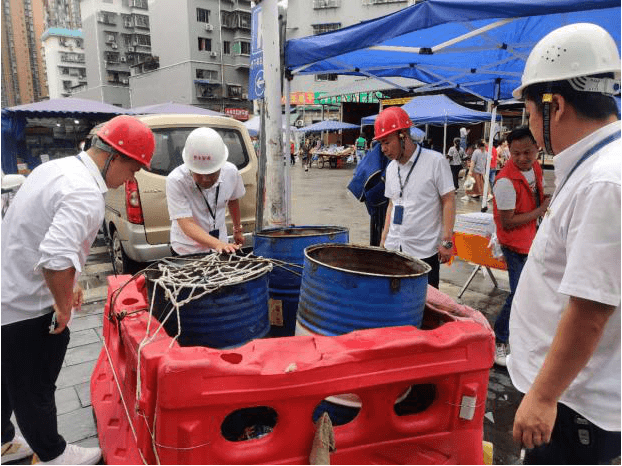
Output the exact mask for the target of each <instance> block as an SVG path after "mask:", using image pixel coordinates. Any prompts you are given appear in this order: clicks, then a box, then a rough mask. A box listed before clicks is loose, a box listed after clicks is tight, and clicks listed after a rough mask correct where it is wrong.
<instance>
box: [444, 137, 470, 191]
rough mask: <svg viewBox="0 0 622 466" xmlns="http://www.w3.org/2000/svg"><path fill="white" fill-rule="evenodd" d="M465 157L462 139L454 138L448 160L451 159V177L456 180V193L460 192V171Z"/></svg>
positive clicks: (448, 152)
mask: <svg viewBox="0 0 622 466" xmlns="http://www.w3.org/2000/svg"><path fill="white" fill-rule="evenodd" d="M465 157H466V154H465V153H464V149H462V147H460V138H454V145H453V146H452V147H450V148H449V151H447V158H448V159H449V168H451V176H452V177H453V179H454V186H455V188H456V192H457V191H458V175H459V174H460V170H462V160H463V159H464V158H465Z"/></svg>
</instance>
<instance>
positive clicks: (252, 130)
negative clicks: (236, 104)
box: [244, 115, 296, 136]
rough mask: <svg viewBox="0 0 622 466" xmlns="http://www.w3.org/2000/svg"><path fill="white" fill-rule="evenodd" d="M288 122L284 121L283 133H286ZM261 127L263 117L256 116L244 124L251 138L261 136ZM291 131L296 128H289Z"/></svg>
mask: <svg viewBox="0 0 622 466" xmlns="http://www.w3.org/2000/svg"><path fill="white" fill-rule="evenodd" d="M286 121H287V119H285V118H284V119H283V122H282V123H283V131H285V129H286ZM260 125H261V117H260V116H259V115H255V116H254V117H252V118H249V119H248V120H246V121H245V122H244V126H246V129H247V130H248V134H250V135H251V136H258V135H259V128H260ZM289 128H290V130H291V131H295V130H296V128H295V127H293V126H290V127H289Z"/></svg>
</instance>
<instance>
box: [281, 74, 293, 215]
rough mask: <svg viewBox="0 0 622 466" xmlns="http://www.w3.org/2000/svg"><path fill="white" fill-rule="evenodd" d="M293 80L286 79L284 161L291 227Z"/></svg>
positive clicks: (286, 202)
mask: <svg viewBox="0 0 622 466" xmlns="http://www.w3.org/2000/svg"><path fill="white" fill-rule="evenodd" d="M290 89H291V78H289V77H287V76H286V77H285V90H284V92H283V94H285V147H284V149H285V150H284V151H283V161H284V165H285V167H284V168H285V180H284V182H285V225H291V224H292V222H291V217H292V214H291V207H292V177H291V173H290V167H291V163H290V157H291V156H290V146H291V137H292V135H291V131H292V130H291V126H290V124H289V123H290V121H291V114H292V106H291V102H290V100H291V99H290V95H289V93H290Z"/></svg>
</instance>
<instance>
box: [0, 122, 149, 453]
mask: <svg viewBox="0 0 622 466" xmlns="http://www.w3.org/2000/svg"><path fill="white" fill-rule="evenodd" d="M154 147H155V139H154V137H153V134H152V132H151V130H150V129H149V128H148V127H147V126H145V125H144V124H143V123H141V122H140V121H138V120H136V119H135V118H132V117H129V116H119V117H115V118H113V119H112V120H110V121H108V122H107V123H106V124H104V125H103V126H102V128H101V129H100V130H99V131H98V132H97V135H96V136H95V138H94V143H93V146H92V147H91V148H90V149H89V150H88V151H86V152H81V153H80V154H78V155H77V156H76V157H65V158H63V159H59V160H53V161H50V162H47V163H44V164H42V165H40V166H38V167H37V168H35V169H34V170H33V171H32V173H31V174H30V175H28V177H27V178H26V181H25V182H24V184H23V185H22V187H21V188H20V190H19V191H18V193H17V194H16V195H15V198H14V200H13V202H12V203H11V205H10V206H9V209H8V211H7V213H6V215H5V217H4V219H3V220H2V463H5V462H7V461H15V460H18V459H21V458H25V457H27V456H29V455H31V454H32V453H33V450H34V452H35V453H36V455H37V456H38V459H39V460H40V462H41V464H46V462H51V463H52V464H96V463H97V462H98V461H99V459H100V457H101V451H100V450H99V448H83V447H78V446H76V445H70V444H67V443H66V442H65V440H64V439H63V437H62V436H60V435H59V434H58V429H57V421H56V403H55V399H54V392H55V390H56V387H55V383H56V379H57V377H58V374H59V372H60V369H61V366H62V363H63V359H64V358H65V352H66V350H67V345H68V343H69V329H68V328H67V323H68V321H69V319H70V317H71V312H72V308H74V307H76V308H79V306H80V305H81V302H82V290H81V289H79V287H77V286H76V283H77V279H78V276H79V274H80V272H81V271H82V269H83V267H84V264H85V263H86V258H87V256H88V253H89V249H90V247H91V244H92V243H93V241H94V240H95V236H96V235H97V231H98V230H99V228H100V227H101V225H102V222H103V220H104V210H105V204H104V193H105V192H106V191H107V188H117V187H119V186H121V185H122V184H123V183H124V182H125V181H127V180H129V179H131V178H132V177H133V176H134V174H135V173H136V172H137V171H138V170H140V169H141V168H142V167H149V164H150V162H151V157H152V154H153V149H154ZM74 290H75V291H74ZM12 413H14V414H15V418H16V419H17V422H18V424H19V427H20V430H21V432H22V434H23V437H22V436H20V435H16V434H15V428H14V426H13V424H12V423H11V420H10V418H11V414H12Z"/></svg>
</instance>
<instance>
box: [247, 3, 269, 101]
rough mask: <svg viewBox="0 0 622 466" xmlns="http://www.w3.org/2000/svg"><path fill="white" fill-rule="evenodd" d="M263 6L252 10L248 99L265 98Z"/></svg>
mask: <svg viewBox="0 0 622 466" xmlns="http://www.w3.org/2000/svg"><path fill="white" fill-rule="evenodd" d="M261 23H262V13H261V6H255V7H253V9H252V10H251V57H250V59H251V60H250V61H251V64H250V72H249V80H248V99H249V100H255V99H263V93H264V88H265V85H266V82H265V80H264V74H263V33H262V24H261Z"/></svg>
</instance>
